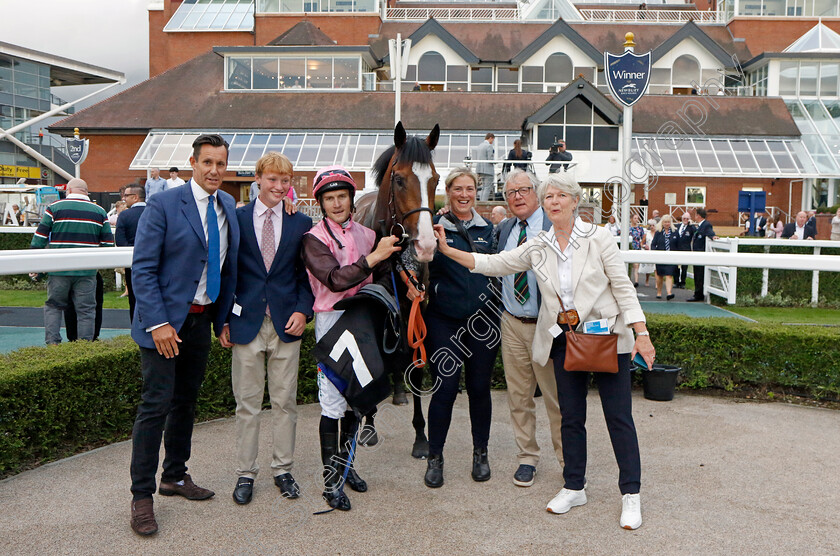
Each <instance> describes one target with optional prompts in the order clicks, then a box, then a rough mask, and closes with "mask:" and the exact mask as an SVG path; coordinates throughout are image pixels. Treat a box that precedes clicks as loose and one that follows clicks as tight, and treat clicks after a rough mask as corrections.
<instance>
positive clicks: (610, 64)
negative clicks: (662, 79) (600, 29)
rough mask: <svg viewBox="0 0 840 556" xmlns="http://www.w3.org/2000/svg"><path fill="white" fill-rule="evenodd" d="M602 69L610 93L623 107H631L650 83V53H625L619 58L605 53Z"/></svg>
mask: <svg viewBox="0 0 840 556" xmlns="http://www.w3.org/2000/svg"><path fill="white" fill-rule="evenodd" d="M604 67H605V68H606V71H605V72H604V73H606V75H607V85H608V86H609V88H610V91H611V92H612V94H613V96H614V97H615V98H616V99H617V100H618V102H620V103H621V104H623V105H624V106H633V105H634V104H636V102H638V100H639V99H640V98H642V95H644V94H645V91H647V87H648V83H650V52H647V53H645V54H635V53H633V52H630V51H627V52H625V53H624V54H621V55H620V56H616V55H615V54H610V53H609V52H605V53H604Z"/></svg>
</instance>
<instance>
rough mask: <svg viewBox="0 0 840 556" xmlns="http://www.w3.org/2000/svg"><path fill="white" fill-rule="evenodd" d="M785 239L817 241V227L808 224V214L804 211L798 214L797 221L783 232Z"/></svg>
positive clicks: (786, 226)
mask: <svg viewBox="0 0 840 556" xmlns="http://www.w3.org/2000/svg"><path fill="white" fill-rule="evenodd" d="M782 237H783V238H785V239H816V238H817V227H816V226H812V225H810V224H808V214H807V213H806V212H805V211H804V210H802V211H799V212H798V213H796V220H795V221H794V222H791V223H790V224H787V225H785V227H784V229H783V230H782Z"/></svg>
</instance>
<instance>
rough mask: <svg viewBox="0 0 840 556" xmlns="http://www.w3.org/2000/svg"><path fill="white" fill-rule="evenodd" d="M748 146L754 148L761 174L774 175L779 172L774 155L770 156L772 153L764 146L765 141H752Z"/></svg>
mask: <svg viewBox="0 0 840 556" xmlns="http://www.w3.org/2000/svg"><path fill="white" fill-rule="evenodd" d="M748 144H749V146H750V148H752V151H753V155H754V156H755V160H756V162H758V169H759V171H760V172H761V173H764V174H767V173H770V174H772V173H775V172H777V171H778V168H776V163H775V162H773V155H772V154H770V151H769V149H768V148H767V145H765V144H764V141H750V142H749V143H748Z"/></svg>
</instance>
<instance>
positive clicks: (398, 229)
mask: <svg viewBox="0 0 840 556" xmlns="http://www.w3.org/2000/svg"><path fill="white" fill-rule="evenodd" d="M396 160H397V151H394V156H392V157H391V160H390V161H389V162H388V168H387V169H386V170H385V175H384V176H383V178H384V179H383V181H382V182H381V183H380V184H379V186H380V187H382V183H385V180H387V183H388V197H389V198H388V218H389V219H390V220H391V229H390V230H389V235H393V236H397V237H398V238H400V239H399V241H397V243H396V245H405V243H406V241H408V230H406V229H405V226H403V222H405V219H406V218H408V217H409V216H411V215H412V214H414V213H415V212H424V211H425V212H428V213H429V214H431V215H432V217H434V215H435V211H433V210H432V209H431V208H429V207H418V208H416V209H411V210H410V211H408V212H406V213H405V214H399V211H398V210H397V204H396V203H395V202H394V184H393V183H391V180H392V179H393V177H394V162H396ZM431 167H432V171H434V168H435V166H434V164H431ZM428 186H429V185H428V184H421V186H420V187H428ZM382 224H383V228H384V224H385V223H384V222H383V223H382Z"/></svg>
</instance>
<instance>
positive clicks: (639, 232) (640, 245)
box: [630, 214, 647, 288]
mask: <svg viewBox="0 0 840 556" xmlns="http://www.w3.org/2000/svg"><path fill="white" fill-rule="evenodd" d="M646 241H647V236H646V235H645V229H644V228H643V227H642V219H641V218H639V215H638V214H634V215H633V216H632V217H630V249H632V250H634V251H640V250H642V249H644V248H645V243H646ZM633 286H635V287H637V288H638V287H639V263H633Z"/></svg>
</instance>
